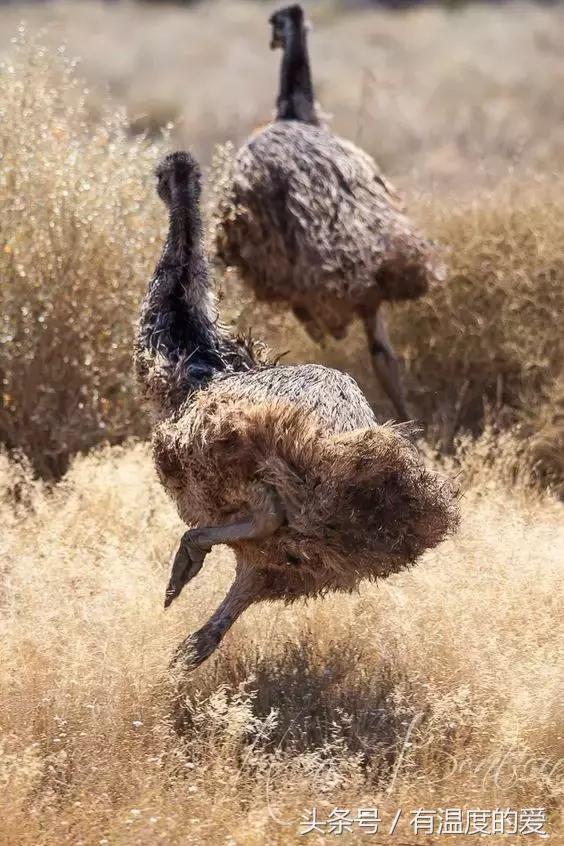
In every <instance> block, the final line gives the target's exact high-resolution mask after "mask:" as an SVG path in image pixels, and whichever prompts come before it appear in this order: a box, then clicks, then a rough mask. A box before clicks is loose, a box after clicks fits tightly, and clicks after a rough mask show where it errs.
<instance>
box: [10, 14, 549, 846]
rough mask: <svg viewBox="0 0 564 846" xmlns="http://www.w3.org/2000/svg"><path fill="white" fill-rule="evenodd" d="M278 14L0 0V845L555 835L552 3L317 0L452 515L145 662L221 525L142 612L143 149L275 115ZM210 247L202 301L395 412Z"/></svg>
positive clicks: (406, 362)
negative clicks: (381, 559) (199, 658)
mask: <svg viewBox="0 0 564 846" xmlns="http://www.w3.org/2000/svg"><path fill="white" fill-rule="evenodd" d="M272 8H274V4H271V3H258V2H248V3H245V2H239V0H236V2H235V0H234V2H230V0H229V2H228V1H227V0H225V2H215V0H214V2H209V3H207V2H205V3H200V4H195V5H194V6H193V7H191V8H187V9H183V8H181V7H179V6H175V5H168V4H164V3H160V4H150V3H133V2H126V0H123V2H119V3H115V4H114V3H102V2H100V3H95V2H92V3H91V2H84V3H72V2H54V3H48V4H47V3H45V4H43V3H38V4H29V5H27V4H8V5H7V6H3V7H2V15H1V18H0V53H1V56H2V59H3V65H2V66H1V67H0V381H1V384H0V442H1V444H2V448H1V450H0V519H1V520H2V525H3V532H2V535H1V537H0V550H1V553H0V570H1V574H2V584H3V592H2V598H1V600H0V629H1V638H0V658H1V662H0V702H1V703H2V704H1V706H0V785H1V787H2V790H1V791H0V843H2V844H6V846H59V844H67V843H68V844H72V846H90V844H93V845H94V846H134V845H135V846H137V845H138V844H139V846H153V844H159V843H163V844H167V845H168V844H171V846H176V844H178V846H184V844H193V846H286V844H294V843H312V844H322V843H333V842H334V843H340V842H343V843H355V844H357V843H358V844H361V843H366V842H368V843H379V844H387V843H389V844H398V846H416V844H419V843H421V844H431V843H433V844H439V843H452V844H455V846H461V844H467V843H471V842H472V843H473V842H478V839H477V838H478V837H479V831H475V832H474V834H472V828H471V825H470V820H472V821H473V822H472V825H476V824H477V820H478V817H477V816H476V815H475V814H474V816H473V817H469V812H472V813H474V812H478V811H480V810H481V811H483V812H485V814H486V823H485V825H486V830H484V829H482V834H483V836H484V839H482V840H480V841H479V842H485V843H487V844H492V846H498V844H505V846H515V844H519V846H521V844H525V843H527V844H529V843H537V842H543V841H542V840H539V839H538V835H539V833H540V832H542V831H544V832H546V834H548V835H549V839H548V840H547V842H548V843H554V844H560V843H564V721H563V716H562V714H563V708H562V703H563V702H564V616H563V614H562V605H563V600H564V597H563V591H562V562H563V561H564V506H563V504H562V498H563V496H564V376H563V373H564V367H563V362H564V333H563V332H562V314H563V313H564V223H563V221H564V191H563V188H564V185H563V183H562V177H561V169H562V163H563V162H564V129H563V127H564V121H563V120H562V116H563V115H564V93H563V92H564V84H563V83H564V65H563V64H562V55H563V54H564V35H563V33H564V28H563V27H562V24H563V23H564V13H563V11H562V8H561V7H560V6H558V5H556V6H550V7H549V6H541V5H539V6H534V5H529V4H521V3H513V4H506V5H501V6H499V7H497V6H496V7H488V6H487V5H486V4H484V5H483V6H482V5H479V6H468V7H463V8H462V9H460V10H459V11H454V12H448V11H445V10H440V9H439V8H424V9H419V10H411V11H407V12H402V13H395V14H394V13H392V12H383V11H378V12H376V11H373V10H367V9H364V10H357V11H350V12H348V13H345V12H344V11H343V9H342V4H340V3H337V2H319V3H315V4H313V3H311V4H309V6H308V12H309V13H310V14H311V16H312V18H313V19H314V31H313V33H312V36H311V52H312V60H313V68H314V73H315V76H316V79H317V80H318V83H319V84H318V92H317V93H318V96H319V99H320V101H321V103H322V106H323V108H324V110H325V111H326V112H328V113H331V114H332V115H333V116H334V117H333V118H332V126H333V128H334V129H335V130H336V131H338V132H340V133H342V134H344V135H346V136H347V137H349V138H351V139H353V140H356V141H357V142H358V143H361V144H362V145H363V146H364V147H365V148H366V149H367V150H368V151H369V152H370V153H372V154H373V155H374V156H375V157H376V158H377V159H378V161H379V162H380V164H381V165H382V167H383V168H384V169H385V170H386V172H387V173H388V174H389V175H390V176H391V177H392V179H393V181H394V183H395V184H396V185H397V186H398V187H399V188H400V190H401V191H402V193H403V194H404V195H405V198H406V202H407V205H408V209H409V213H410V215H411V216H412V217H413V218H414V219H415V220H416V221H417V223H418V225H420V226H421V227H422V229H423V230H424V231H425V232H426V233H427V234H428V235H429V236H430V237H432V238H434V239H435V240H436V241H437V242H438V243H439V244H440V245H441V250H442V255H443V259H444V263H445V266H446V269H447V278H446V281H445V284H444V286H442V287H441V286H439V287H438V288H436V289H435V290H433V291H432V292H431V293H430V294H429V295H428V296H427V297H425V298H424V299H423V300H420V301H417V302H413V303H410V304H408V305H399V306H397V307H394V308H393V310H392V311H391V313H390V325H391V332H392V335H393V339H394V342H395V344H396V346H397V348H398V350H399V352H400V353H401V355H402V359H403V370H404V376H405V381H406V385H407V389H408V393H409V400H410V403H411V405H412V407H413V408H414V409H415V411H416V413H417V416H418V420H419V422H420V424H421V429H422V439H421V446H422V449H423V450H424V452H425V455H426V460H427V461H429V462H430V463H433V464H435V465H438V466H440V467H441V469H442V471H443V472H446V473H448V474H449V475H450V476H452V477H453V478H454V479H455V480H456V482H457V484H458V485H459V487H460V492H461V493H460V504H461V511H462V521H461V527H460V530H459V532H458V533H457V534H456V535H454V536H453V537H451V538H449V539H448V540H447V541H446V542H444V543H443V544H442V545H441V546H439V547H438V548H437V549H435V550H433V551H432V552H430V553H427V554H426V555H425V556H424V557H423V559H422V560H421V561H420V562H419V564H418V566H416V567H415V568H413V569H412V570H410V571H408V572H404V573H401V574H398V575H395V576H393V577H391V578H389V579H387V580H385V581H382V582H380V583H378V584H376V585H365V586H363V587H362V588H361V590H360V591H359V592H358V593H357V594H353V595H350V596H330V597H327V598H325V599H323V600H315V601H310V602H308V603H303V602H298V603H296V604H294V605H292V606H289V607H285V606H283V605H268V606H257V607H255V608H251V609H250V610H249V611H248V612H247V614H246V615H244V617H243V618H242V619H241V620H240V621H239V622H238V623H237V624H236V625H235V626H234V628H233V630H232V631H231V632H230V633H229V634H228V635H227V637H226V639H225V641H224V643H223V644H222V646H221V648H220V649H219V650H218V652H217V653H215V655H214V656H213V657H212V658H211V659H210V660H209V661H208V662H207V663H205V664H204V665H203V666H202V667H200V668H199V669H198V670H197V671H195V672H194V673H193V674H192V675H189V676H187V677H186V678H183V677H182V676H181V675H180V674H179V673H178V671H174V672H173V671H172V670H170V669H169V661H170V658H171V656H172V653H173V651H174V648H175V647H176V646H177V644H178V643H179V642H180V641H181V640H182V639H183V638H184V637H185V636H186V635H187V634H188V633H189V632H190V631H193V630H195V629H197V628H198V627H199V626H200V625H201V624H202V623H203V622H204V621H205V620H206V619H207V618H208V616H209V614H210V613H211V612H212V611H213V610H214V608H215V607H216V605H217V603H218V602H219V601H220V599H221V598H222V597H223V595H224V593H225V588H226V586H227V585H228V583H229V582H230V580H231V578H232V569H233V560H232V556H231V553H230V552H229V551H228V550H226V548H220V549H219V550H217V549H216V550H215V551H214V552H213V553H212V554H211V555H210V556H209V558H207V559H206V563H205V565H204V568H203V570H202V572H201V573H200V574H199V575H198V577H197V578H196V579H194V581H192V582H191V583H190V585H189V587H188V588H187V589H186V590H185V591H184V592H183V594H182V597H181V599H180V600H179V601H178V602H176V603H175V604H174V605H173V606H172V607H171V608H170V609H169V610H168V611H166V612H165V611H164V610H163V600H164V591H165V587H166V582H167V578H168V571H169V567H170V559H171V555H172V553H173V551H174V550H175V549H176V547H177V545H178V540H179V538H180V535H181V534H182V532H183V530H184V527H183V525H182V524H181V522H180V520H179V519H178V517H177V516H176V513H175V511H174V508H173V506H172V504H171V503H170V502H169V501H168V500H167V498H166V497H165V495H164V493H163V491H162V489H161V487H160V485H159V483H158V480H157V478H156V474H155V471H154V469H153V466H152V461H151V456H150V447H149V445H148V436H149V432H150V423H149V418H148V416H147V413H146V411H145V409H144V408H143V406H142V404H141V402H140V399H139V395H138V392H137V389H136V386H135V382H134V377H133V372H132V362H131V358H132V343H133V334H134V329H135V322H136V319H137V314H138V310H139V305H140V302H141V298H142V296H143V294H144V291H145V288H146V285H147V282H148V280H149V277H150V274H151V272H152V269H153V266H154V263H155V261H156V259H157V257H158V254H159V251H160V248H161V244H162V238H163V234H164V229H165V226H166V212H165V210H164V208H163V207H162V204H161V203H160V202H159V201H158V199H157V197H156V195H155V192H154V185H153V182H154V179H153V175H152V174H153V168H154V165H155V163H156V162H157V160H158V159H159V157H160V156H161V155H162V154H163V153H164V152H166V151H168V150H170V149H174V148H176V147H178V146H179V145H182V146H185V147H189V148H191V149H192V150H193V151H194V152H196V153H197V154H198V155H199V156H200V157H201V158H202V160H203V162H204V164H205V165H206V166H211V164H212V160H213V158H214V150H215V145H216V144H223V143H224V142H226V141H228V140H231V141H232V142H234V143H235V144H237V143H238V142H239V141H241V140H242V139H243V138H244V137H245V135H246V134H247V133H248V132H249V131H251V130H252V129H253V127H255V126H256V125H258V124H260V123H263V122H265V121H266V120H268V119H269V117H270V114H271V111H272V106H273V101H274V95H275V86H276V78H277V69H278V61H279V57H278V55H277V54H272V53H271V52H270V51H269V50H268V28H267V25H266V22H265V21H266V18H267V16H268V14H269V10H271V9H272ZM22 18H24V19H26V21H27V24H26V28H25V30H22V29H18V26H19V22H20V21H21V20H22ZM45 26H47V29H46V30H45V31H43V32H40V31H41V30H42V29H43V28H44V27H45ZM38 33H39V34H38ZM63 41H66V42H67V46H66V49H65V50H61V49H59V48H60V45H61V43H62V42H63ZM76 56H79V57H80V61H79V62H78V67H77V66H76V62H75V57H76ZM228 155H230V154H228ZM206 176H207V188H206V197H205V211H206V215H207V223H208V226H209V229H210V235H211V228H212V227H213V220H214V209H215V204H216V202H217V196H218V192H219V191H220V190H221V178H222V177H221V172H220V169H218V168H217V167H216V168H211V167H210V169H209V170H207V171H206ZM209 242H210V244H211V243H212V239H211V237H210V241H209ZM211 258H212V259H213V256H211ZM215 276H216V283H217V291H218V295H219V302H220V308H221V312H222V317H223V318H224V319H225V320H226V321H228V322H230V323H231V324H233V325H234V326H235V327H236V328H238V329H240V330H245V331H247V330H249V329H250V330H251V331H252V332H253V334H254V335H255V336H257V337H259V338H261V339H263V340H265V341H266V342H267V343H268V345H269V346H270V348H271V349H272V351H273V353H274V354H280V353H285V357H284V360H285V361H318V362H325V363H327V364H329V365H331V366H334V367H339V368H342V369H345V370H347V371H349V372H350V373H352V374H353V375H354V376H355V377H356V378H357V379H358V381H359V382H360V384H361V385H362V387H363V389H364V390H365V391H366V393H367V396H368V397H369V399H370V401H371V402H372V403H373V405H374V407H375V409H376V411H377V413H378V415H379V416H380V417H381V418H382V419H388V418H389V417H390V416H391V413H392V412H391V409H390V407H389V406H388V404H387V401H386V400H385V398H384V397H383V396H382V394H381V392H380V390H379V388H378V385H377V383H376V380H375V379H374V377H373V376H372V373H371V369H370V362H369V357H368V354H367V351H366V349H365V344H364V341H363V336H362V332H361V331H360V327H352V329H351V331H350V333H349V337H348V338H347V340H346V341H344V342H340V343H338V342H330V343H328V345H327V346H326V347H325V348H324V349H320V348H318V347H316V346H315V345H314V344H313V342H312V341H310V340H309V339H308V338H307V337H306V336H305V334H304V332H303V330H302V329H301V328H300V326H299V325H298V324H297V323H296V322H295V321H294V319H293V318H289V317H288V316H286V315H284V314H281V313H278V312H273V311H269V310H268V309H266V308H265V307H264V306H260V307H258V306H257V305H256V304H255V303H254V302H253V301H252V300H251V299H250V297H249V295H248V294H247V293H245V292H244V290H243V289H242V287H241V285H240V283H239V281H238V280H237V278H236V277H235V276H234V274H232V273H230V272H227V273H225V272H224V271H223V269H221V268H220V267H215ZM314 808H315V809H316V810H315V815H316V816H315V818H314V816H313V814H314V811H313V809H314ZM339 809H341V810H340V811H339ZM376 809H377V815H376ZM448 809H451V811H452V815H451V816H450V817H449V816H448V814H447V810H448ZM457 809H458V812H459V813H460V815H461V819H462V822H461V823H460V825H462V826H463V829H462V831H463V830H464V826H467V828H468V833H467V834H464V833H460V832H461V829H460V828H459V829H458V834H457V828H456V820H455V817H456V811H457ZM417 811H420V812H421V813H420V819H422V816H421V814H422V812H423V811H426V812H428V817H429V815H430V816H431V822H430V823H429V821H428V819H427V824H426V825H425V824H424V823H423V822H422V823H421V825H420V828H419V829H417V827H416V824H415V819H416V816H415V815H416V813H417ZM504 813H505V816H504ZM343 814H345V816H344V817H343ZM488 814H489V816H488ZM496 814H497V816H496ZM512 815H513V816H512ZM339 817H341V819H344V820H345V822H343V823H342V824H339V822H338V820H339ZM315 819H316V820H317V825H316V826H314V825H313V823H314V822H315ZM375 819H376V820H378V826H377V828H378V831H377V832H376V831H375V829H374V826H375V823H374V821H375ZM447 819H448V820H450V822H451V833H450V834H447V831H448V825H447V827H446V828H445V825H446V822H445V821H446V820H447ZM453 819H454V820H455V822H454V823H453V822H452V820H453ZM496 820H497V823H496ZM500 820H501V823H500V822H499V821H500ZM535 820H536V823H535ZM512 821H513V822H512ZM527 821H528V822H527ZM513 823H515V826H516V833H513V828H512V825H513ZM496 824H497V826H498V827H497V829H496V827H495V825H496ZM535 825H536V833H535V830H534V829H535ZM500 826H501V827H502V829H503V830H504V831H505V835H502V834H501V833H500V831H501V829H500ZM311 828H313V830H311V831H308V829H311ZM392 829H393V834H391V833H390V832H391V831H392ZM339 832H341V833H339ZM495 832H497V833H495ZM527 832H529V833H527Z"/></svg>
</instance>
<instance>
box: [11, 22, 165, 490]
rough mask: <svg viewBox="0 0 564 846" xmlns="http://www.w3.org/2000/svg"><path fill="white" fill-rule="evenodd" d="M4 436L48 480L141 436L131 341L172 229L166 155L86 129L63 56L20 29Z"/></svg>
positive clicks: (112, 125)
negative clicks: (160, 171)
mask: <svg viewBox="0 0 564 846" xmlns="http://www.w3.org/2000/svg"><path fill="white" fill-rule="evenodd" d="M0 89H1V92H2V93H1V94H0V112H1V116H2V133H1V137H0V161H1V163H2V168H1V170H0V192H1V196H2V199H1V201H0V203H1V219H2V220H1V224H0V277H1V279H2V285H1V287H0V311H1V316H0V350H1V351H0V380H1V386H0V388H1V389H0V440H1V441H2V442H3V443H5V444H7V445H9V446H10V447H12V448H19V449H21V450H23V452H24V453H25V454H26V455H27V456H28V457H29V458H30V459H31V460H32V461H33V464H34V467H35V469H36V470H37V471H38V472H39V473H41V474H42V475H44V476H55V477H57V476H59V475H60V474H61V473H63V472H64V471H65V469H66V467H67V463H68V458H69V456H70V455H72V454H74V453H75V452H77V451H82V450H86V449H88V448H89V447H91V446H92V445H94V444H96V443H99V442H100V441H102V440H109V441H110V442H116V441H119V440H121V439H123V437H124V436H125V435H128V434H131V433H132V432H138V433H141V432H142V431H144V418H143V416H142V415H141V414H140V412H139V409H138V408H137V407H136V404H135V403H134V402H132V401H131V400H132V392H133V384H134V383H133V379H132V378H131V377H130V373H131V369H132V368H131V343H132V341H131V339H132V331H133V324H134V320H135V314H136V310H137V308H138V303H139V300H140V298H141V296H142V292H143V290H144V287H145V284H146V283H145V279H146V277H147V274H148V268H149V267H150V264H151V262H152V261H154V256H155V254H156V253H157V251H158V249H159V247H160V242H161V238H162V232H161V227H162V224H163V223H164V220H163V217H164V216H163V214H162V211H161V209H160V204H159V202H158V200H157V199H156V197H155V194H154V190H153V185H152V170H153V165H154V162H155V159H156V156H157V148H156V147H150V146H147V145H146V144H144V143H142V142H137V143H132V142H131V140H130V139H128V138H127V137H126V127H127V123H126V120H125V117H124V115H123V114H122V113H121V112H120V111H119V110H117V109H116V107H115V105H114V106H113V107H112V109H109V108H107V109H106V110H105V111H104V113H103V115H102V116H101V119H100V122H99V123H98V125H97V126H96V127H95V128H92V127H90V126H89V124H88V119H87V111H86V106H85V102H84V100H85V93H84V86H83V84H82V83H81V81H80V78H78V77H77V76H76V74H75V72H74V65H73V63H72V62H71V61H69V60H67V59H65V57H64V54H63V53H62V52H55V51H53V50H50V49H49V50H48V49H45V48H43V47H42V46H41V43H40V42H29V43H28V42H26V38H25V36H23V35H22V34H20V35H19V37H18V39H17V40H16V44H14V45H12V52H11V54H10V57H9V58H8V59H7V60H6V62H5V63H4V64H3V65H2V66H1V67H0Z"/></svg>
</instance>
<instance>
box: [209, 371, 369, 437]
mask: <svg viewBox="0 0 564 846" xmlns="http://www.w3.org/2000/svg"><path fill="white" fill-rule="evenodd" d="M217 383H220V384H221V386H222V387H223V386H225V387H227V388H228V390H229V396H230V398H232V399H233V400H238V399H245V400H250V401H255V402H263V401H264V400H269V399H281V400H287V401H288V402H289V403H291V404H292V405H296V406H299V407H300V408H302V409H304V410H307V411H312V412H314V414H315V415H316V417H317V418H318V420H319V422H320V423H322V424H323V427H324V429H325V430H326V432H333V433H335V434H341V433H343V432H352V431H354V430H355V429H365V428H374V427H376V426H377V425H378V424H377V420H376V418H375V416H374V412H373V411H372V409H371V407H370V405H369V404H368V402H367V400H366V398H365V396H364V394H363V393H362V391H361V390H360V388H359V387H358V385H357V383H356V382H355V380H354V379H353V378H352V377H351V376H349V375H348V374H346V373H342V372H341V371H339V370H333V369H332V368H329V367H324V366H323V365H321V364H302V365H286V366H277V367H265V368H264V369H262V370H256V371H254V372H251V373H245V374H244V375H239V374H233V375H230V376H224V377H220V378H219V379H218V380H216V384H217Z"/></svg>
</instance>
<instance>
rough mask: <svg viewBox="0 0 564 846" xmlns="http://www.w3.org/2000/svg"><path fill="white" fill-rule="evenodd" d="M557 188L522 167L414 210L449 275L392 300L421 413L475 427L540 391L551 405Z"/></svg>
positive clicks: (557, 363)
mask: <svg viewBox="0 0 564 846" xmlns="http://www.w3.org/2000/svg"><path fill="white" fill-rule="evenodd" d="M562 189H563V185H562V183H561V181H560V180H559V179H557V178H556V177H554V178H551V177H544V178H541V177H538V178H534V177H532V176H529V177H528V178H527V179H520V180H511V181H509V183H502V184H501V185H499V186H498V187H497V188H496V189H495V191H493V192H491V193H489V194H483V195H482V196H480V198H479V199H475V200H473V201H472V202H470V203H467V204H458V205H455V206H450V204H447V203H444V202H443V203H440V202H439V203H437V202H435V203H433V204H429V205H428V206H427V208H426V209H425V212H424V213H422V214H421V217H422V218H423V219H424V220H425V222H426V229H427V231H428V232H429V234H431V235H432V236H433V237H435V238H436V239H437V240H438V241H439V243H441V244H443V245H444V246H445V248H446V250H447V251H448V252H447V263H448V265H449V269H450V272H449V279H448V282H447V284H446V285H445V286H443V287H440V288H437V289H436V290H434V291H433V292H432V293H431V295H429V296H428V297H427V298H425V299H424V300H422V301H419V302H417V303H410V304H408V305H407V306H406V307H405V308H401V309H399V308H398V309H397V310H396V311H395V312H394V317H393V328H394V337H395V338H397V339H398V341H400V343H401V346H402V349H403V353H404V357H405V359H406V364H407V369H408V372H409V375H410V380H411V388H412V394H413V399H414V401H415V404H416V407H417V408H418V410H419V412H420V413H421V415H422V416H423V418H424V419H425V420H427V421H430V422H431V421H436V420H437V418H441V417H442V418H443V419H447V420H450V421H452V420H453V419H454V418H456V419H457V422H458V423H459V424H460V425H462V426H465V427H467V428H470V429H473V430H474V431H476V429H477V428H479V427H480V426H481V425H482V424H483V420H484V416H485V414H486V413H487V412H488V411H489V412H490V413H491V412H495V413H497V414H498V416H499V414H500V413H501V412H503V411H505V413H506V414H507V413H508V412H509V411H512V412H513V415H512V416H513V418H515V415H516V414H517V416H522V415H529V414H530V410H531V409H536V406H538V405H539V404H540V403H541V402H542V401H543V400H544V401H545V402H546V403H548V405H549V406H552V407H555V406H556V404H557V402H558V397H557V393H558V391H557V388H556V382H557V379H558V378H559V377H560V376H561V373H562V366H563V363H564V337H563V334H562V331H561V326H560V322H561V321H560V317H559V316H560V315H562V314H563V313H564V226H563V224H562V221H563V219H564V194H563V190H562ZM552 395H553V396H552ZM551 396H552V399H551V398H550V397H551Z"/></svg>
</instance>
